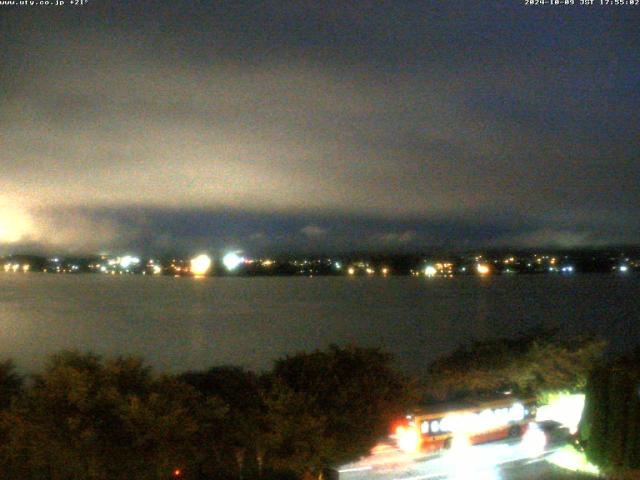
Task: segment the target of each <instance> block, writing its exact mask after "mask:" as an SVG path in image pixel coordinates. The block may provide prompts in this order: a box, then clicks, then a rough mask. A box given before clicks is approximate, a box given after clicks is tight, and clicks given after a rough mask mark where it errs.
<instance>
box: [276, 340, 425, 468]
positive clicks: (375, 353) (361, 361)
mask: <svg viewBox="0 0 640 480" xmlns="http://www.w3.org/2000/svg"><path fill="white" fill-rule="evenodd" d="M391 361H392V357H391V355H389V354H387V353H384V352H382V351H381V350H380V349H377V348H357V347H352V346H349V347H345V348H341V347H338V346H335V345H334V346H331V347H330V348H329V349H328V350H327V351H316V352H313V353H300V354H298V355H294V356H290V357H287V358H284V359H282V360H279V361H277V362H276V364H275V367H274V370H273V378H274V382H276V384H278V383H277V382H281V383H282V384H283V385H284V386H286V387H288V388H289V389H291V390H292V391H293V392H294V393H295V394H298V395H302V396H303V397H304V398H305V399H306V401H307V402H308V403H309V405H311V406H312V411H313V412H314V414H315V415H316V416H317V417H318V418H321V419H325V423H324V434H323V437H324V438H325V439H328V440H330V441H329V442H327V443H326V445H325V453H324V458H325V460H324V461H325V466H331V465H335V464H340V463H345V462H348V461H351V460H353V459H356V458H358V457H360V456H362V455H365V454H367V453H368V452H369V451H370V449H371V448H372V447H373V446H374V445H375V444H376V443H377V442H378V441H379V440H380V438H383V437H387V436H388V434H389V428H390V425H391V422H392V421H393V420H394V419H397V418H398V417H399V416H402V415H404V414H405V412H406V409H407V407H408V405H409V404H411V403H412V402H413V401H414V399H415V397H414V396H413V388H412V383H411V382H410V381H409V380H408V379H407V378H405V377H403V376H402V375H400V374H399V373H397V372H396V371H395V370H394V369H393V368H392V366H391ZM283 388H284V387H283Z"/></svg>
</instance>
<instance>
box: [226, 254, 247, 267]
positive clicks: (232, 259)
mask: <svg viewBox="0 0 640 480" xmlns="http://www.w3.org/2000/svg"><path fill="white" fill-rule="evenodd" d="M242 262H244V258H243V257H240V256H239V255H238V254H237V253H235V252H231V253H227V254H226V255H225V256H224V257H223V258H222V263H223V264H224V266H225V267H226V269H227V270H229V271H231V270H235V269H236V268H238V265H240V264H241V263H242Z"/></svg>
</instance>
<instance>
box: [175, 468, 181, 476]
mask: <svg viewBox="0 0 640 480" xmlns="http://www.w3.org/2000/svg"><path fill="white" fill-rule="evenodd" d="M173 476H174V477H176V478H177V477H181V476H182V470H180V469H179V468H176V469H175V470H174V471H173Z"/></svg>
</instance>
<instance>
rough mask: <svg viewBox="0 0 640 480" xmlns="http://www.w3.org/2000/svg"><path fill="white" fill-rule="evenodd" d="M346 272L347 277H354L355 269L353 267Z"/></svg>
mask: <svg viewBox="0 0 640 480" xmlns="http://www.w3.org/2000/svg"><path fill="white" fill-rule="evenodd" d="M347 272H348V273H349V275H355V273H356V269H355V268H353V267H349V270H347Z"/></svg>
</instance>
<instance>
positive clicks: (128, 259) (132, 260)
mask: <svg viewBox="0 0 640 480" xmlns="http://www.w3.org/2000/svg"><path fill="white" fill-rule="evenodd" d="M118 263H119V265H120V266H121V267H122V268H124V269H125V270H126V269H127V268H129V267H131V266H132V265H137V264H138V263H140V259H139V258H138V257H132V256H131V255H125V256H124V257H122V258H120V259H119V262H118Z"/></svg>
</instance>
